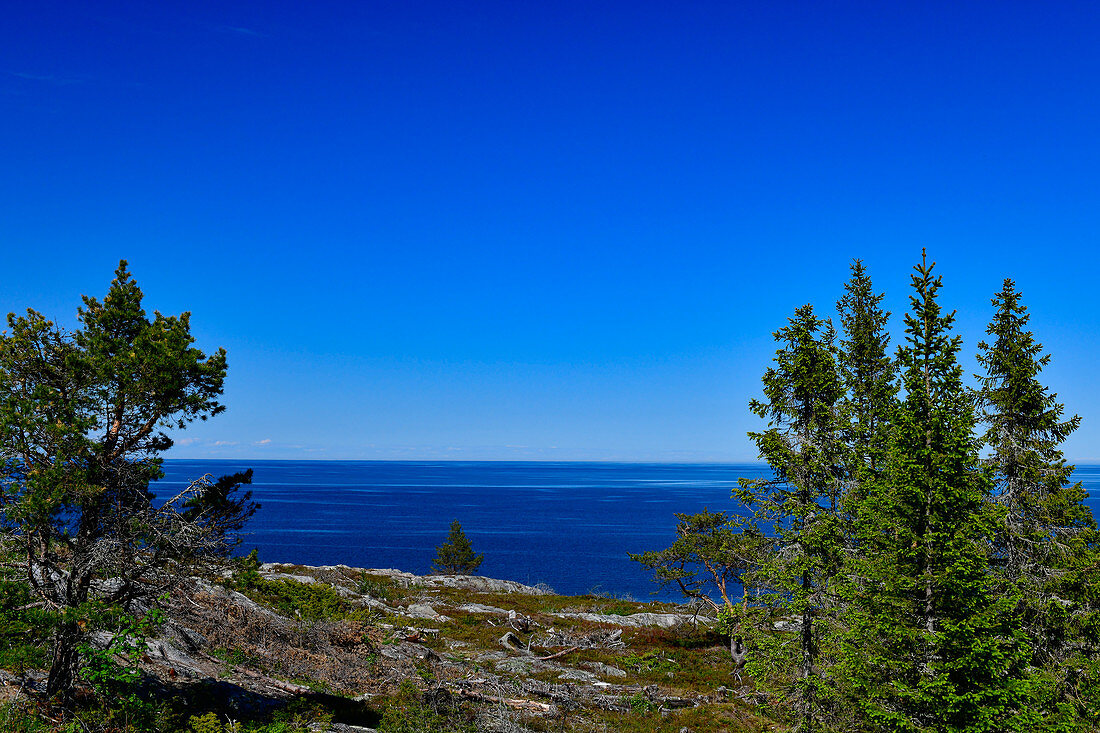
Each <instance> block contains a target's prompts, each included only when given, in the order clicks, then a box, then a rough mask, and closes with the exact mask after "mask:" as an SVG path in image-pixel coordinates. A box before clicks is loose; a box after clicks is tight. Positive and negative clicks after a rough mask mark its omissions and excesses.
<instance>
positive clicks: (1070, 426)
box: [978, 279, 1100, 729]
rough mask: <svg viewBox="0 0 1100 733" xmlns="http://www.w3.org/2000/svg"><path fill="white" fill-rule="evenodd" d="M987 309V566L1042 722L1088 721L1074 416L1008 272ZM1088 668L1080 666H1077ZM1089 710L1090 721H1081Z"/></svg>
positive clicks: (1093, 565)
mask: <svg viewBox="0 0 1100 733" xmlns="http://www.w3.org/2000/svg"><path fill="white" fill-rule="evenodd" d="M993 306H994V308H995V309H996V310H995V313H994V316H993V320H992V321H991V322H990V324H989V327H988V328H987V329H986V332H987V333H988V334H989V337H990V338H989V340H988V341H983V342H981V343H980V344H979V345H978V346H979V349H980V353H979V354H978V361H979V363H981V365H982V366H983V367H984V368H985V374H984V375H979V376H978V379H979V381H980V383H981V405H982V415H981V416H982V419H983V422H984V423H985V425H986V432H985V436H984V437H985V443H986V446H987V448H988V450H989V458H988V459H987V461H986V462H987V465H988V466H989V467H990V469H991V470H992V472H993V476H994V481H995V488H994V493H993V497H992V498H993V500H994V501H995V502H996V503H997V504H998V505H999V508H1000V509H1001V511H1000V513H999V517H1000V518H1001V522H1000V523H999V525H998V531H997V534H996V536H995V541H994V562H995V571H996V572H997V574H998V575H999V576H1000V578H1001V579H1002V580H1003V582H1004V583H1005V586H1006V588H1007V589H1009V590H1010V591H1014V592H1016V593H1018V595H1019V597H1020V599H1021V602H1020V604H1019V606H1018V608H1017V611H1018V614H1019V623H1020V625H1021V627H1022V628H1023V629H1024V630H1025V631H1026V632H1027V633H1028V637H1029V642H1030V645H1031V647H1032V649H1033V650H1034V661H1035V663H1036V664H1038V665H1041V666H1042V667H1043V668H1044V670H1045V671H1046V673H1047V674H1046V675H1045V676H1044V678H1043V679H1044V682H1045V684H1044V686H1043V688H1042V690H1041V694H1040V701H1039V705H1040V706H1041V707H1042V708H1043V709H1044V711H1045V712H1046V713H1047V719H1048V722H1053V721H1061V722H1063V723H1066V724H1067V727H1068V729H1073V727H1074V725H1076V724H1077V723H1074V722H1073V721H1077V722H1078V723H1080V724H1081V725H1084V726H1086V728H1083V729H1087V726H1088V725H1091V724H1095V722H1096V718H1097V715H1098V713H1100V705H1098V702H1100V701H1098V700H1097V696H1096V684H1097V669H1096V668H1097V664H1096V661H1095V660H1096V656H1097V653H1098V652H1100V618H1098V613H1097V611H1098V607H1097V599H1098V598H1100V577H1098V573H1097V564H1098V560H1100V556H1098V552H1097V532H1096V523H1095V520H1094V519H1093V516H1092V512H1091V511H1090V510H1089V508H1088V507H1087V506H1086V505H1085V504H1084V500H1085V498H1086V497H1087V496H1088V494H1087V492H1086V491H1085V489H1084V488H1083V486H1082V485H1081V484H1080V483H1079V482H1078V483H1070V475H1071V473H1072V472H1073V466H1070V465H1068V464H1067V463H1066V461H1065V458H1064V456H1063V454H1062V451H1061V448H1060V446H1061V444H1062V442H1063V441H1064V440H1065V439H1066V437H1068V436H1069V435H1070V434H1071V433H1072V432H1073V431H1074V430H1076V429H1077V427H1078V425H1079V424H1080V421H1081V418H1080V417H1078V416H1074V417H1071V418H1069V419H1065V418H1064V417H1063V415H1064V407H1063V405H1062V404H1060V403H1059V402H1058V399H1057V395H1055V394H1052V393H1051V392H1049V390H1048V389H1047V388H1046V387H1045V386H1044V385H1043V384H1042V383H1041V382H1040V381H1039V375H1040V373H1041V372H1042V370H1043V368H1044V367H1046V366H1047V365H1048V364H1049V363H1050V356H1049V355H1048V354H1044V353H1043V348H1042V345H1041V344H1040V343H1038V342H1037V341H1036V340H1035V337H1034V335H1033V334H1032V332H1031V331H1030V330H1029V329H1028V321H1029V320H1030V315H1029V314H1028V313H1027V307H1026V306H1024V305H1023V304H1022V303H1021V300H1020V293H1019V291H1017V290H1016V286H1015V283H1013V281H1012V280H1010V279H1006V280H1005V281H1004V284H1003V287H1002V288H1001V291H1000V292H999V293H997V294H996V295H995V296H994V298H993ZM1087 670H1088V671H1087ZM1090 719H1091V720H1090Z"/></svg>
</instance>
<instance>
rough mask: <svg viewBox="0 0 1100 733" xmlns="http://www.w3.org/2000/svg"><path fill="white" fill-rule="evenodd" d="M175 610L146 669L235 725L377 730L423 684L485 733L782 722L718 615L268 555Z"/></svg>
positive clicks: (186, 597)
mask: <svg viewBox="0 0 1100 733" xmlns="http://www.w3.org/2000/svg"><path fill="white" fill-rule="evenodd" d="M167 606H168V614H167V616H168V619H169V620H168V621H167V623H165V624H164V626H163V627H162V630H161V632H160V635H159V636H158V637H157V638H154V639H151V640H149V641H148V644H147V654H146V656H145V657H144V659H143V669H144V671H145V672H147V673H148V675H149V677H150V680H152V681H153V683H154V684H159V685H162V686H163V688H164V689H165V690H170V691H172V694H177V695H183V696H189V698H188V699H190V700H192V704H193V705H194V709H195V711H196V713H201V712H207V711H215V712H216V713H217V714H218V715H219V716H221V717H224V718H225V719H226V720H231V719H253V718H255V717H257V716H262V715H263V714H264V713H265V711H266V710H269V709H273V708H277V707H279V706H284V705H286V704H287V702H288V701H289V700H292V699H295V698H300V697H308V698H309V699H311V700H314V701H317V702H319V703H320V704H322V705H324V706H325V707H326V709H328V710H329V711H330V712H331V713H332V716H333V718H332V719H333V721H334V722H333V723H332V724H331V725H330V730H333V731H350V730H358V731H369V730H373V729H374V728H373V726H376V725H378V724H379V720H380V712H379V711H381V710H384V709H385V706H386V705H387V704H388V701H389V700H391V698H392V697H393V696H394V694H395V692H396V691H397V690H399V688H401V685H402V683H403V682H404V683H406V684H405V689H406V690H407V689H408V683H409V682H411V683H412V684H414V685H415V687H416V690H417V692H418V694H420V695H421V696H423V699H424V700H425V701H427V702H428V703H430V704H431V705H432V706H434V709H437V710H445V709H450V710H451V711H452V712H456V713H457V712H461V713H462V714H464V715H466V717H467V719H473V720H475V721H476V722H475V725H476V728H477V729H479V730H496V731H526V730H555V731H558V730H562V731H565V730H589V731H600V730H604V731H617V730H623V731H630V730H637V731H642V730H646V731H649V730H653V731H657V730H669V731H677V732H678V731H681V730H685V729H686V730H689V731H703V730H714V731H719V730H726V731H731V732H732V731H747V730H770V729H771V726H770V725H769V724H768V723H767V722H766V721H765V720H763V719H762V718H758V717H757V716H756V715H755V714H754V713H753V712H752V709H753V705H752V702H753V700H752V694H751V691H750V690H749V689H748V688H747V687H745V686H744V685H743V684H742V682H741V679H740V674H739V670H738V668H737V666H736V664H735V663H734V662H733V660H731V658H730V654H729V650H728V648H727V647H726V646H725V644H724V642H723V639H722V637H721V636H720V635H719V634H718V633H717V632H715V631H713V630H712V628H711V626H712V625H713V619H712V618H709V617H708V616H706V615H704V614H701V613H699V612H698V609H692V608H690V607H684V606H677V605H673V604H662V603H638V602H633V601H625V600H619V599H610V598H603V597H599V596H559V595H555V594H553V593H552V592H550V591H549V589H545V588H536V587H530V586H525V585H521V584H519V583H515V582H511V581H505V580H494V579H490V578H483V577H476V576H461V575H433V576H417V575H412V574H410V573H405V572H401V571H398V570H378V569H359V568H350V567H346V566H329V567H304V566H296V565H295V566H291V565H280V564H270V563H269V564H265V565H262V566H260V567H259V569H258V570H257V571H254V572H252V573H250V574H249V575H248V577H246V578H239V577H237V578H227V579H224V580H222V581H212V580H202V579H197V578H194V579H191V580H189V581H188V582H187V583H185V584H183V585H181V586H180V587H179V588H177V589H176V591H175V592H174V593H173V595H172V596H171V597H170V598H169V599H168V600H167ZM34 675H35V673H33V672H32V673H29V676H30V677H31V679H30V680H29V682H30V684H32V685H33V684H34V683H35V680H34V679H33V678H34ZM24 682H26V680H25V681H24Z"/></svg>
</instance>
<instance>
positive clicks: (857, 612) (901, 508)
mask: <svg viewBox="0 0 1100 733" xmlns="http://www.w3.org/2000/svg"><path fill="white" fill-rule="evenodd" d="M932 268H933V266H932V265H928V264H927V261H926V259H925V258H924V257H922V260H921V264H920V265H918V266H917V267H916V268H915V269H916V274H915V275H914V276H913V279H912V282H913V289H914V293H913V295H912V296H911V297H910V303H911V310H910V312H909V313H908V314H907V315H906V317H905V325H906V341H905V344H903V345H902V346H901V347H899V349H898V354H897V357H898V363H899V366H900V368H901V370H902V382H903V388H904V390H905V397H904V400H903V401H902V402H901V403H900V405H899V407H898V410H897V412H896V416H895V418H894V421H893V423H894V424H893V430H892V433H891V439H890V443H889V450H888V452H887V455H886V457H885V462H884V464H883V467H882V475H881V477H880V478H879V479H878V480H877V481H876V482H875V483H874V485H873V486H871V487H869V490H868V492H867V495H866V496H865V497H864V498H863V499H862V500H861V502H860V507H859V516H858V520H859V524H858V532H859V543H860V547H861V549H862V552H861V553H860V558H859V560H858V565H857V567H856V571H857V573H856V574H857V575H858V576H859V581H858V583H857V593H856V601H857V602H856V603H855V604H853V605H852V606H851V607H850V608H849V609H848V614H847V616H848V618H847V621H848V623H849V630H850V631H849V634H848V637H847V658H846V661H847V665H848V667H849V674H850V676H851V679H852V682H853V686H854V693H855V697H854V700H855V702H856V703H857V704H858V705H860V706H861V708H862V710H863V713H864V715H865V718H866V720H865V723H866V727H867V728H868V729H870V730H893V731H914V730H936V731H975V732H976V731H1000V730H1011V729H1019V728H1020V727H1021V726H1023V727H1026V725H1027V716H1026V715H1024V714H1022V713H1021V708H1022V707H1023V704H1024V699H1025V696H1026V694H1027V684H1026V682H1025V681H1024V679H1023V671H1022V667H1023V664H1024V663H1025V661H1026V647H1025V646H1023V645H1022V644H1021V643H1020V639H1019V635H1018V634H1014V632H1013V630H1012V629H1011V628H1010V626H1009V624H1008V615H1007V613H1006V611H1007V607H1008V606H1010V605H1011V603H1012V599H994V598H993V597H992V595H991V593H990V588H989V574H988V562H987V553H986V550H985V548H986V543H987V542H988V539H989V537H990V535H991V532H992V525H993V522H992V520H991V517H990V515H989V513H988V512H987V511H986V507H987V504H986V502H985V500H986V498H987V497H988V495H989V493H990V482H989V480H988V477H987V475H986V473H985V472H984V471H982V470H981V468H980V465H979V455H978V449H979V445H978V441H977V440H976V438H975V424H976V417H975V410H974V405H973V399H972V396H971V394H970V393H969V392H968V390H967V389H966V387H965V386H964V384H963V381H962V369H961V367H960V366H959V364H958V362H957V355H958V352H959V349H960V347H961V339H960V337H958V336H955V335H952V333H951V331H952V325H953V322H954V314H953V313H944V311H943V310H942V308H941V307H940V305H939V303H938V301H937V297H938V294H939V290H940V287H941V280H940V278H939V277H933V275H932Z"/></svg>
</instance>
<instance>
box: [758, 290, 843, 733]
mask: <svg viewBox="0 0 1100 733" xmlns="http://www.w3.org/2000/svg"><path fill="white" fill-rule="evenodd" d="M774 335H775V340H776V341H778V342H779V343H780V344H781V347H780V348H779V349H778V350H777V351H776V355H775V365H774V366H773V367H771V368H769V369H768V370H767V371H766V373H765V374H764V378H763V383H764V395H765V400H764V401H759V400H753V401H752V402H751V403H750V408H751V409H752V411H753V412H754V413H756V414H757V415H758V416H759V417H761V418H764V419H766V420H767V421H768V429H767V430H765V431H763V432H758V433H757V432H753V433H749V437H750V438H751V439H752V440H753V441H754V442H755V443H756V446H757V448H758V450H759V451H760V455H761V457H763V458H764V459H765V460H766V461H767V462H768V465H769V466H771V469H772V473H773V477H774V478H773V479H772V480H770V481H755V482H749V481H745V482H744V483H743V486H744V487H745V488H751V489H753V490H754V491H755V492H756V499H757V501H758V512H757V520H758V522H759V523H760V524H761V526H765V527H773V528H774V530H775V537H774V543H775V547H774V549H773V551H772V552H771V553H770V556H769V557H768V558H767V559H766V560H765V561H764V562H763V564H762V565H761V567H760V568H759V570H758V571H757V572H755V573H753V574H752V577H753V579H754V582H753V585H754V589H753V590H754V593H755V594H756V600H757V601H758V602H762V604H763V605H762V606H760V608H761V610H763V612H764V614H765V615H764V617H763V618H762V619H761V620H762V623H761V624H760V625H759V627H758V628H759V629H761V630H762V632H761V633H757V634H756V636H755V638H754V639H753V640H752V643H753V646H754V647H755V649H756V652H755V653H754V655H753V657H752V661H751V662H750V663H749V664H748V665H746V668H747V669H748V670H749V672H750V673H751V674H753V675H754V676H755V677H756V678H757V679H758V680H761V681H765V682H766V683H767V684H768V685H769V686H771V687H772V689H773V690H775V691H776V692H777V693H778V694H777V699H778V700H779V701H781V704H782V706H783V707H788V706H789V708H790V709H791V710H792V712H793V715H792V717H793V718H794V719H795V720H796V721H797V723H798V725H799V729H800V730H802V731H812V730H818V729H820V728H821V727H822V721H823V720H827V719H828V717H829V716H830V715H831V713H830V711H829V709H828V708H829V700H830V699H831V697H832V694H831V692H832V689H833V687H834V685H833V684H831V683H830V681H829V679H828V675H827V673H825V674H823V670H822V665H821V659H822V649H823V641H824V640H827V639H828V637H829V636H830V634H831V633H832V629H831V623H830V622H829V619H828V618H826V609H827V608H828V606H829V605H830V599H829V596H828V594H829V585H830V581H831V579H832V577H833V576H834V575H835V573H836V571H837V568H838V567H839V565H840V562H841V554H842V551H843V532H842V528H841V522H840V518H839V504H840V498H841V493H840V492H841V489H842V486H843V466H844V460H843V450H844V446H843V442H842V440H841V434H840V428H841V425H840V418H839V413H838V404H837V403H838V401H839V400H840V398H841V396H842V394H843V386H842V383H841V377H840V374H839V372H838V370H837V364H836V345H835V337H836V336H835V332H834V330H833V327H832V324H831V323H830V322H828V321H824V320H822V319H820V318H818V317H817V316H815V315H814V312H813V307H812V306H809V305H806V306H803V307H801V308H799V309H798V310H796V311H795V314H794V316H793V317H792V318H791V319H790V320H789V322H788V324H787V326H786V327H784V328H782V329H780V330H779V331H777V332H776V333H775V334H774ZM776 616H784V617H793V618H794V619H795V620H796V621H795V623H794V625H793V628H794V629H795V631H796V633H797V639H796V640H793V642H794V643H791V642H792V640H791V639H790V638H789V633H788V632H787V631H785V630H781V631H779V633H776V631H775V627H774V625H773V623H772V622H773V621H774V619H775V617H776ZM825 645H826V646H827V643H826V644H825Z"/></svg>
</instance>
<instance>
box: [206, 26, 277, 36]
mask: <svg viewBox="0 0 1100 733" xmlns="http://www.w3.org/2000/svg"><path fill="white" fill-rule="evenodd" d="M214 30H215V31H217V32H218V33H235V34H237V35H238V36H253V37H254V38H267V34H266V33H264V32H262V31H258V30H256V29H254V28H243V27H241V26H235V25H219V26H217V27H215V28H214Z"/></svg>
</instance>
